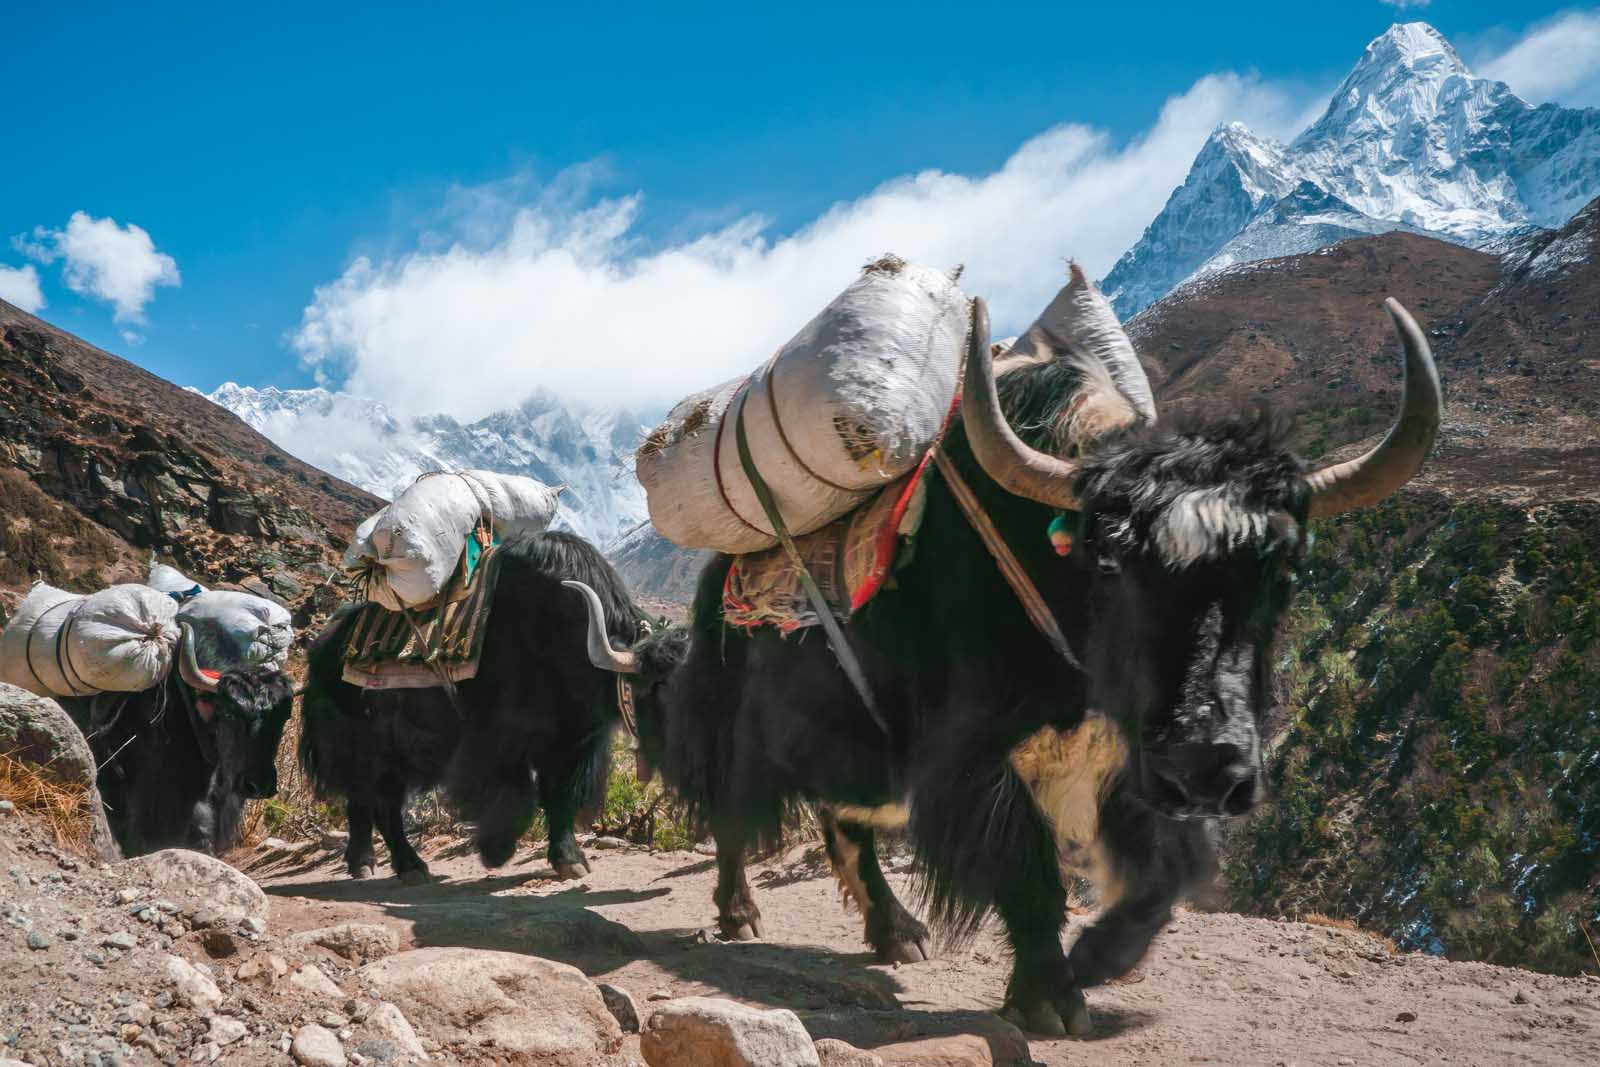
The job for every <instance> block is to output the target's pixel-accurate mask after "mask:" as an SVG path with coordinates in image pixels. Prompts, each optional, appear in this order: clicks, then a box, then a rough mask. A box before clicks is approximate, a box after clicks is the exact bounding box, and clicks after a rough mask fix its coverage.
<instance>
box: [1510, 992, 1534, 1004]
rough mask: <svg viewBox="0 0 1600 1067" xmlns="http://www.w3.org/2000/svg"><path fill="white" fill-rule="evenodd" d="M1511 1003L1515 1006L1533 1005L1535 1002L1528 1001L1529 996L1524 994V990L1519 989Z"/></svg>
mask: <svg viewBox="0 0 1600 1067" xmlns="http://www.w3.org/2000/svg"><path fill="white" fill-rule="evenodd" d="M1511 1003H1513V1004H1531V1003H1533V1001H1531V1000H1529V999H1528V994H1526V993H1524V992H1523V991H1522V990H1520V989H1519V990H1517V991H1516V993H1515V994H1513V995H1512V997H1511Z"/></svg>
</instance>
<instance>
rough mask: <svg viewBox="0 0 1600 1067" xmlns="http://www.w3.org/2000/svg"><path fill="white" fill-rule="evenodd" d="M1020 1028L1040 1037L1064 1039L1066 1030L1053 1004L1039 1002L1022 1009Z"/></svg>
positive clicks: (1044, 1001) (1043, 1001)
mask: <svg viewBox="0 0 1600 1067" xmlns="http://www.w3.org/2000/svg"><path fill="white" fill-rule="evenodd" d="M1022 1028H1023V1029H1024V1030H1026V1031H1027V1032H1028V1033H1030V1034H1038V1035H1039V1036H1040V1037H1066V1036H1067V1028H1066V1025H1065V1024H1064V1023H1062V1021H1061V1016H1060V1015H1059V1014H1057V1013H1056V1008H1055V1005H1054V1004H1051V1003H1050V1002H1049V1001H1047V1000H1041V1001H1038V1002H1037V1003H1034V1004H1030V1005H1028V1006H1027V1007H1026V1008H1024V1009H1022Z"/></svg>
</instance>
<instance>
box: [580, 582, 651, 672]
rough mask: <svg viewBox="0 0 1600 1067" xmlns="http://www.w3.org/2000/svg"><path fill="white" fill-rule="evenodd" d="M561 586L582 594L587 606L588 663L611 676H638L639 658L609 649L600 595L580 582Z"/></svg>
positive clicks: (609, 642)
mask: <svg viewBox="0 0 1600 1067" xmlns="http://www.w3.org/2000/svg"><path fill="white" fill-rule="evenodd" d="M561 584H562V585H564V586H566V587H567V588H568V589H576V590H577V591H578V592H580V593H582V594H583V599H584V602H585V603H587V604H588V606H589V662H590V663H593V664H594V665H595V666H596V667H599V668H600V669H601V670H603V671H611V672H612V673H613V674H638V673H639V657H638V656H637V655H635V654H634V653H632V652H618V651H617V650H616V649H614V648H612V647H611V635H610V634H608V633H607V632H606V609H605V606H604V605H603V604H601V603H600V594H599V593H596V592H595V591H594V590H593V589H590V588H589V587H588V586H587V585H584V584H583V583H582V582H577V581H572V580H570V579H568V580H566V581H563V582H562V583H561Z"/></svg>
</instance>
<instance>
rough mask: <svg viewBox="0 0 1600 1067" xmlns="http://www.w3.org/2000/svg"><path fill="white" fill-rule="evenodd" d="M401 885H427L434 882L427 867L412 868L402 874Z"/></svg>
mask: <svg viewBox="0 0 1600 1067" xmlns="http://www.w3.org/2000/svg"><path fill="white" fill-rule="evenodd" d="M399 877H400V884H401V885H427V884H428V883H429V882H431V881H433V876H432V875H430V874H429V873H428V869H427V868H426V867H412V868H409V869H407V870H404V871H401V872H400V876H399Z"/></svg>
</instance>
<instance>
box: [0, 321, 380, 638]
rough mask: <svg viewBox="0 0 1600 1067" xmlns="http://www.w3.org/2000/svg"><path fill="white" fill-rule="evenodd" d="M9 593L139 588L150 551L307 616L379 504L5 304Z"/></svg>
mask: <svg viewBox="0 0 1600 1067" xmlns="http://www.w3.org/2000/svg"><path fill="white" fill-rule="evenodd" d="M0 460H3V464H4V467H5V469H4V470H0V589H4V590H6V591H8V592H11V593H16V592H19V591H21V590H25V589H26V588H27V587H28V586H29V585H30V584H31V583H32V581H33V580H34V579H35V578H44V579H45V580H47V581H50V582H52V583H54V584H57V585H62V586H65V587H67V588H73V589H83V590H88V589H95V588H99V587H101V586H103V585H105V584H107V583H110V582H117V581H139V580H143V577H144V575H145V571H146V567H147V565H148V560H149V557H150V555H151V554H152V553H155V554H159V555H161V556H162V557H164V558H168V559H171V560H172V561H174V562H175V563H177V565H178V566H179V567H181V568H183V569H184V570H185V571H188V572H189V573H191V574H193V575H194V576H195V577H197V578H201V579H203V580H209V581H214V582H215V581H221V582H235V583H240V584H242V585H244V586H245V587H246V588H250V589H252V590H254V591H257V592H264V593H266V594H269V595H272V596H276V597H278V598H279V599H281V600H284V601H286V602H288V603H291V604H294V605H297V606H307V605H309V604H311V603H312V601H313V599H314V597H313V593H314V592H316V591H318V590H322V592H321V599H322V600H327V599H329V598H331V597H332V596H333V591H332V590H331V588H328V587H326V581H327V579H328V578H329V577H331V576H332V575H333V574H334V573H335V571H334V566H335V565H336V564H337V551H338V550H339V549H340V548H342V547H343V543H344V542H343V538H345V537H346V536H348V534H349V533H350V531H351V530H352V529H353V527H354V524H355V523H356V521H358V520H359V518H360V517H362V516H363V515H365V514H366V513H367V512H368V511H370V510H372V509H373V508H376V507H377V506H378V502H377V500H375V499H374V498H373V497H372V496H370V495H368V494H367V493H365V492H363V491H361V490H360V489H357V488H356V487H354V486H352V485H349V484H346V483H345V482H342V481H340V480H338V479H336V478H334V477H332V476H330V475H327V474H324V473H323V472H322V471H320V470H316V469H315V468H313V467H310V466H308V465H306V464H305V463H302V462H301V461H299V460H297V459H295V458H294V457H293V456H290V455H289V454H288V453H286V452H284V451H283V450H282V449H279V448H278V447H277V446H275V445H273V444H272V442H270V441H268V440H267V439H266V438H264V437H262V436H261V435H260V434H258V433H256V432H255V431H254V430H252V429H250V427H248V426H246V425H245V424H244V423H242V422H240V421H239V420H238V419H237V418H235V417H234V416H233V415H231V414H229V413H228V412H226V411H224V410H222V409H221V408H219V407H217V406H216V405H215V404H212V403H211V402H209V401H207V400H206V399H204V398H203V397H199V396H196V395H195V394H193V393H191V392H188V391H186V390H183V389H180V388H178V387H177V386H175V385H173V384H171V383H170V382H166V381H163V380H162V379H160V378H158V377H156V376H155V375H153V374H149V373H147V372H146V371H143V370H140V369H139V368H138V367H136V366H134V365H133V364H131V363H128V362H126V361H124V360H121V359H118V358H117V357H116V356H113V355H111V354H110V353H108V352H104V351H101V350H100V349H98V348H95V347H94V346H92V345H89V344H87V343H85V342H83V341H81V340H79V339H78V338H76V337H73V336H72V335H71V334H68V333H66V332H64V331H62V330H59V329H57V328H55V327H53V326H51V325H49V324H48V323H46V322H44V321H42V320H40V319H38V318H35V317H34V316H32V315H29V314H27V313H26V312H23V311H20V310H19V309H17V308H15V307H12V306H11V305H10V304H6V303H4V302H0Z"/></svg>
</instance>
